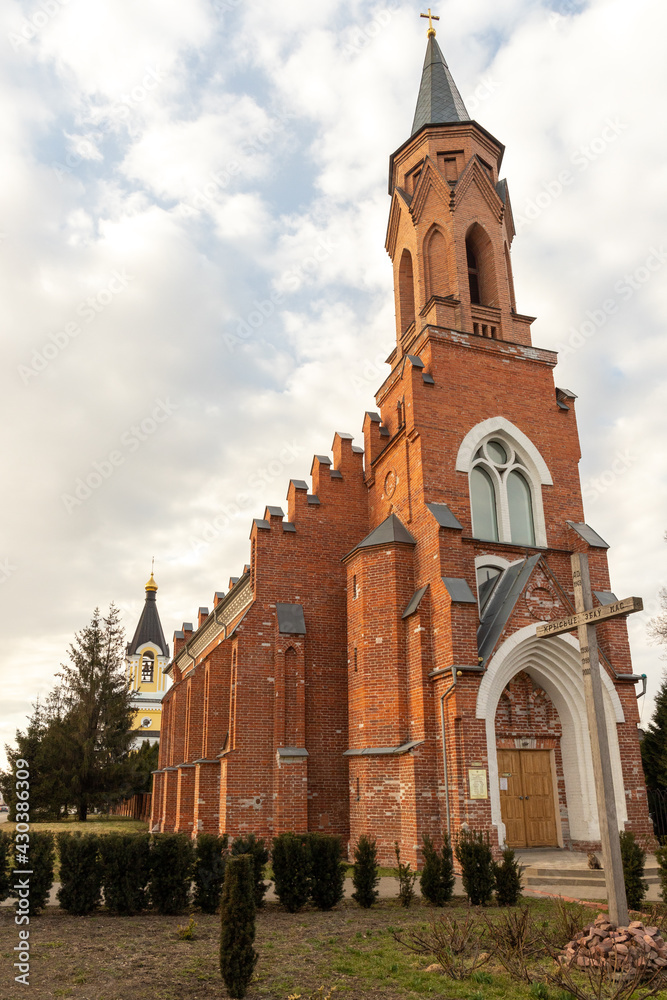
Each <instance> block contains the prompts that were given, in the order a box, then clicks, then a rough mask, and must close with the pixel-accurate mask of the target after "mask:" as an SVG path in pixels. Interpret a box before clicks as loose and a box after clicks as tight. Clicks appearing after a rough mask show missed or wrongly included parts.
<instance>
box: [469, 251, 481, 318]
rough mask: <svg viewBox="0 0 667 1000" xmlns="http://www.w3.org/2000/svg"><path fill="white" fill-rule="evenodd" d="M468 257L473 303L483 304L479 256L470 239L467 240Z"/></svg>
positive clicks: (475, 304) (471, 299) (476, 304)
mask: <svg viewBox="0 0 667 1000" xmlns="http://www.w3.org/2000/svg"><path fill="white" fill-rule="evenodd" d="M466 257H467V259H468V284H469V286H470V301H471V303H472V305H474V306H478V305H480V304H481V301H482V300H481V299H480V297H479V268H478V267H477V256H476V254H475V251H474V250H473V248H472V247H471V246H470V241H469V240H466Z"/></svg>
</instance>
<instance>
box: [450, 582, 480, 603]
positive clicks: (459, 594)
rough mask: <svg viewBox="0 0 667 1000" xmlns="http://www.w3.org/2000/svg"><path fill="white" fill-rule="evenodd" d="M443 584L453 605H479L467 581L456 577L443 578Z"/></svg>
mask: <svg viewBox="0 0 667 1000" xmlns="http://www.w3.org/2000/svg"><path fill="white" fill-rule="evenodd" d="M442 582H443V583H444V585H445V587H446V588H447V593H448V594H449V596H450V597H451V599H452V603H453V604H477V598H476V597H475V595H474V594H473V592H472V590H471V589H470V585H469V584H468V581H467V580H464V579H463V578H462V577H456V576H443V578H442Z"/></svg>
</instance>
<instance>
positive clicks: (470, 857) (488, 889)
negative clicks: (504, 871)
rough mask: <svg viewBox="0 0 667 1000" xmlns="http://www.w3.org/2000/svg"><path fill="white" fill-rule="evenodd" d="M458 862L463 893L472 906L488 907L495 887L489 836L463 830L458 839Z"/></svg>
mask: <svg viewBox="0 0 667 1000" xmlns="http://www.w3.org/2000/svg"><path fill="white" fill-rule="evenodd" d="M455 854H456V860H457V861H458V863H459V865H460V866H461V878H462V880H463V891H464V892H465V894H466V896H467V897H468V902H469V903H470V904H471V905H472V906H487V905H488V904H489V903H490V902H491V896H492V894H493V889H494V887H495V881H496V880H495V877H494V873H493V855H492V854H491V846H490V844H489V835H488V834H484V833H477V832H476V831H475V830H461V831H460V833H459V835H458V837H457V839H456V850H455Z"/></svg>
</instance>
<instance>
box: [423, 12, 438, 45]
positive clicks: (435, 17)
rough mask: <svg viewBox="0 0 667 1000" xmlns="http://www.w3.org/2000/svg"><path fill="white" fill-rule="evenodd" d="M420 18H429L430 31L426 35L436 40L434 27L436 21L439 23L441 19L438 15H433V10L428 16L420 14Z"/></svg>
mask: <svg viewBox="0 0 667 1000" xmlns="http://www.w3.org/2000/svg"><path fill="white" fill-rule="evenodd" d="M419 16H420V17H427V18H428V31H427V32H426V34H427V35H428V37H429V38H435V28H434V27H433V22H434V21H439V20H440V17H439V16H438V15H437V14H431V8H430V7H429V9H428V14H420V15H419Z"/></svg>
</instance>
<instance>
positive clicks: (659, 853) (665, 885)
mask: <svg viewBox="0 0 667 1000" xmlns="http://www.w3.org/2000/svg"><path fill="white" fill-rule="evenodd" d="M655 857H656V860H657V862H658V866H659V869H660V871H659V872H658V874H659V876H660V896H661V898H662V901H663V903H665V904H667V847H658V848H656V852H655Z"/></svg>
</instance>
